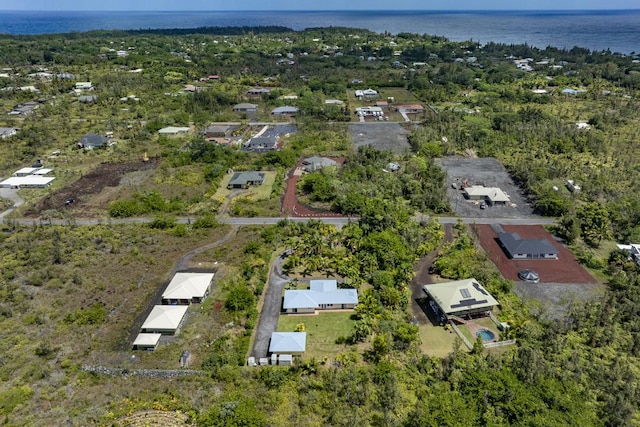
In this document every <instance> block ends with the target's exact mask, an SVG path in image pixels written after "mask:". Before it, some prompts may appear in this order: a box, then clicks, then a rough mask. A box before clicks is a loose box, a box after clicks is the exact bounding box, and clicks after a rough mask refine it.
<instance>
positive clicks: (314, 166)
mask: <svg viewBox="0 0 640 427" xmlns="http://www.w3.org/2000/svg"><path fill="white" fill-rule="evenodd" d="M332 166H333V167H335V166H338V162H336V161H335V160H333V159H330V158H328V157H319V156H312V157H307V158H305V159H303V160H302V168H303V169H304V171H305V172H309V173H311V172H313V171H317V170H320V169H323V168H327V167H332Z"/></svg>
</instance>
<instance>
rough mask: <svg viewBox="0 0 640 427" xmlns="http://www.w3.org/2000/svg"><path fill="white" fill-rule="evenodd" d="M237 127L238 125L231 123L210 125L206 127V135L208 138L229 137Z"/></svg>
mask: <svg viewBox="0 0 640 427" xmlns="http://www.w3.org/2000/svg"><path fill="white" fill-rule="evenodd" d="M237 128H238V126H237V125H230V124H219V125H209V126H207V127H206V128H205V130H204V135H205V137H206V138H228V137H230V136H231V133H232V132H233V131H234V130H235V129H237Z"/></svg>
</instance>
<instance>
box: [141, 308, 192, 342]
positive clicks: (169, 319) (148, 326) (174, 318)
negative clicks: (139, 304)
mask: <svg viewBox="0 0 640 427" xmlns="http://www.w3.org/2000/svg"><path fill="white" fill-rule="evenodd" d="M187 308H188V306H186V305H156V306H154V307H153V309H152V310H151V313H149V316H147V319H146V320H145V321H144V323H143V324H142V328H141V332H144V333H156V334H166V335H173V334H175V333H176V332H177V330H178V328H179V327H180V324H181V323H182V320H183V319H184V316H185V314H187Z"/></svg>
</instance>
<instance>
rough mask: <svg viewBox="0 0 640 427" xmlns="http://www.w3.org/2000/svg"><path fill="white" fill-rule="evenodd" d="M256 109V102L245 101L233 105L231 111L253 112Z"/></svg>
mask: <svg viewBox="0 0 640 427" xmlns="http://www.w3.org/2000/svg"><path fill="white" fill-rule="evenodd" d="M257 110H258V106H257V105H256V104H249V103H246V102H243V103H240V104H236V105H234V106H233V111H234V112H236V113H255V112H256V111H257Z"/></svg>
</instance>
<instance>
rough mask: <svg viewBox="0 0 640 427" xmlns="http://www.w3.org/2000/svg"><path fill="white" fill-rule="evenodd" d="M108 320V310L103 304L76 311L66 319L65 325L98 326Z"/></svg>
mask: <svg viewBox="0 0 640 427" xmlns="http://www.w3.org/2000/svg"><path fill="white" fill-rule="evenodd" d="M106 318H107V309H106V308H105V306H104V304H103V303H97V304H94V305H92V306H91V307H90V308H88V309H86V310H85V309H82V308H81V309H79V310H75V311H74V312H73V313H69V314H67V315H66V316H65V318H64V323H66V324H74V325H97V324H100V323H104V321H105V319H106Z"/></svg>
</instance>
